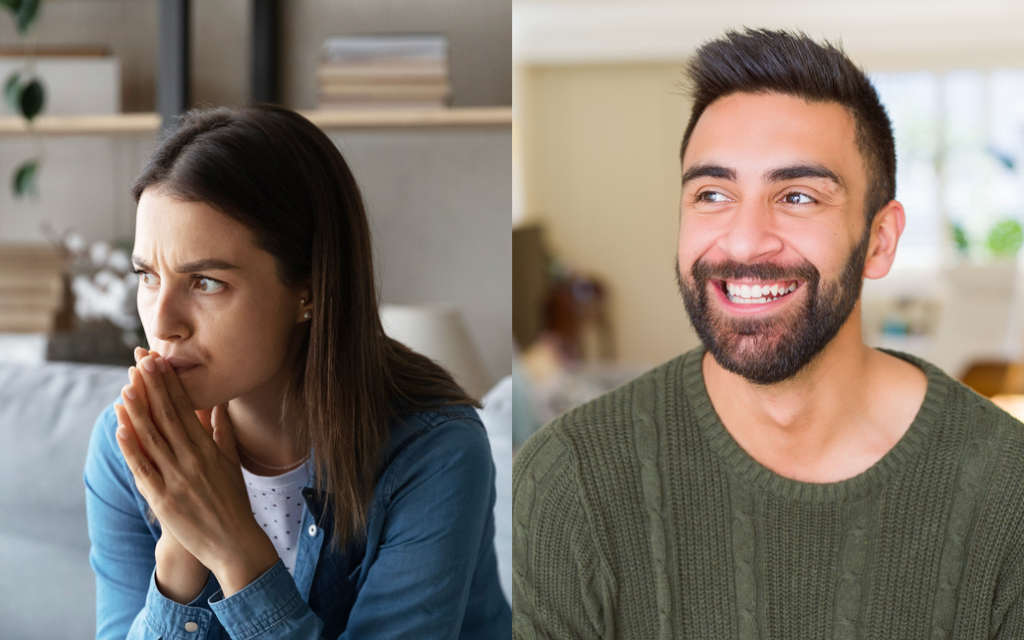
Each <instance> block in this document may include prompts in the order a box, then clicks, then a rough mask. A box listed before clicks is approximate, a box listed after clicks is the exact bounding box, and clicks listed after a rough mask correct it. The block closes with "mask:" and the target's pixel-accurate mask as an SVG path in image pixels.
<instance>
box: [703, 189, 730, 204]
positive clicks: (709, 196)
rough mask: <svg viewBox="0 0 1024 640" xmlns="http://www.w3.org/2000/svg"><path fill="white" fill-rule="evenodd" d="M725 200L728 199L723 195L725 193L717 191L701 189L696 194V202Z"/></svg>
mask: <svg viewBox="0 0 1024 640" xmlns="http://www.w3.org/2000/svg"><path fill="white" fill-rule="evenodd" d="M727 200H728V198H726V197H725V194H723V193H719V192H717V191H702V192H700V193H698V194H697V202H714V203H717V202H725V201H727Z"/></svg>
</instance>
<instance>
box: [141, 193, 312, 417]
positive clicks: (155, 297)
mask: <svg viewBox="0 0 1024 640" xmlns="http://www.w3.org/2000/svg"><path fill="white" fill-rule="evenodd" d="M132 262H133V263H134V265H135V268H136V269H138V270H139V271H140V273H139V291H138V305H139V315H140V317H141V318H142V325H143V327H144V328H145V331H146V338H147V339H148V340H149V346H150V348H151V349H153V350H154V351H157V352H158V353H160V355H162V356H163V357H164V358H167V359H168V360H169V361H170V362H171V364H172V365H173V366H175V367H176V370H177V371H178V376H179V378H180V379H181V382H182V385H183V386H184V388H185V390H186V391H187V392H188V394H189V397H190V398H191V400H192V404H193V405H194V406H195V408H196V409H206V408H209V407H213V406H215V405H217V404H220V403H223V402H227V401H228V400H232V399H235V398H239V397H244V396H247V395H248V396H252V397H259V396H264V394H266V393H278V392H280V389H281V388H282V386H281V385H282V383H283V382H284V381H285V380H286V379H287V376H288V373H289V369H290V366H291V362H290V361H291V358H292V357H294V354H295V349H296V348H297V346H298V343H299V341H300V340H301V338H302V335H301V330H302V329H303V328H304V327H303V326H302V323H303V322H304V319H303V318H302V313H303V311H304V310H305V308H303V307H301V306H300V305H301V303H300V299H301V298H303V297H305V298H307V300H308V298H309V295H308V293H307V292H304V291H294V290H291V289H288V288H286V287H285V286H284V285H282V284H281V283H280V282H279V281H278V279H277V276H276V274H275V271H274V267H275V262H274V258H273V257H272V256H271V255H270V254H269V253H267V252H266V251H263V250H261V249H258V248H257V247H256V245H255V243H254V236H253V234H252V232H251V231H249V229H247V228H246V227H244V226H242V225H241V224H239V223H237V222H235V221H234V220H232V219H231V218H229V217H227V216H225V215H224V214H222V213H220V212H218V211H217V210H215V209H213V208H212V207H210V206H209V205H207V204H203V203H199V202H182V201H179V200H175V199H174V198H172V197H170V196H167V195H165V194H163V193H161V192H160V191H158V190H156V189H155V188H153V187H150V188H148V189H146V190H145V191H144V192H143V193H142V197H141V198H140V199H139V206H138V213H137V217H136V226H135V249H134V252H133V254H132ZM204 263H205V264H204ZM307 305H308V302H307ZM173 358H179V359H181V360H186V361H190V362H192V363H195V364H196V365H198V366H194V367H192V368H184V367H181V366H179V365H176V363H175V362H174V361H173ZM254 394H255V395H254ZM264 398H265V396H264Z"/></svg>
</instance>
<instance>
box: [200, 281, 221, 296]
mask: <svg viewBox="0 0 1024 640" xmlns="http://www.w3.org/2000/svg"><path fill="white" fill-rule="evenodd" d="M196 282H200V283H202V282H206V283H209V284H208V285H207V288H206V289H203V287H202V285H200V286H199V289H200V291H202V292H203V293H213V292H214V291H219V290H220V289H221V288H222V287H223V286H224V284H223V283H221V282H219V281H217V280H214V279H213V278H197V279H196ZM210 285H212V286H213V290H212V291H211V290H210V289H209V286H210Z"/></svg>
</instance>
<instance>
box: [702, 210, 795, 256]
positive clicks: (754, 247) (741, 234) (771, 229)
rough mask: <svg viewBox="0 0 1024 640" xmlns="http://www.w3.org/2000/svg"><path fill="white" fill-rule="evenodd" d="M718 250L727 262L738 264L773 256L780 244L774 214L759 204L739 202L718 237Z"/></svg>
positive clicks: (781, 245) (780, 248)
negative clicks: (728, 259)
mask: <svg viewBox="0 0 1024 640" xmlns="http://www.w3.org/2000/svg"><path fill="white" fill-rule="evenodd" d="M718 247H719V248H720V249H721V250H722V251H724V252H725V253H726V254H727V255H728V256H729V258H730V259H731V260H733V261H735V262H739V263H742V264H752V263H755V262H760V261H763V260H764V259H765V258H767V257H770V256H772V255H775V254H777V253H778V252H780V251H782V248H783V244H782V240H781V238H779V235H778V233H777V229H776V226H775V214H774V213H773V212H772V210H771V208H770V207H769V206H768V205H767V204H765V203H763V202H760V201H755V200H750V201H744V202H741V203H740V204H739V206H737V207H736V208H735V209H733V211H732V214H731V216H730V220H729V222H728V226H727V227H726V229H725V231H724V232H723V233H722V235H721V236H719V238H718Z"/></svg>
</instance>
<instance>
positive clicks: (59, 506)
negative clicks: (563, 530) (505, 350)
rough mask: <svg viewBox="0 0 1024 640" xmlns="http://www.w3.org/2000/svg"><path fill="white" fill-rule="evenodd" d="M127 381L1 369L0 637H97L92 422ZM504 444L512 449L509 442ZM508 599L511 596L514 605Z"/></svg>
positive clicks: (508, 501)
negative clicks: (88, 495)
mask: <svg viewBox="0 0 1024 640" xmlns="http://www.w3.org/2000/svg"><path fill="white" fill-rule="evenodd" d="M127 382H128V375H127V369H126V368H124V367H110V366H103V365H82V364H71V363H52V362H51V363H45V364H39V365H27V364H10V363H2V362H0V487H3V488H4V491H2V492H0V621H2V622H0V637H2V638H4V640H53V639H55V638H60V639H62V640H78V639H82V640H84V639H86V638H93V637H94V635H95V628H96V627H95V615H96V612H95V576H94V575H93V573H92V569H91V568H90V566H89V535H88V531H87V528H86V517H85V488H84V486H83V485H82V469H83V467H84V464H85V454H86V450H87V448H88V443H89V436H90V434H91V432H92V427H93V424H94V422H95V420H96V417H97V416H99V414H100V413H101V412H102V411H103V409H104V408H106V406H107V405H109V404H110V403H111V402H112V401H113V400H114V399H116V398H117V397H118V395H119V394H120V389H121V387H122V386H123V385H124V384H126V383H127ZM506 394H507V395H508V396H511V387H510V385H509V386H508V388H507V389H506V388H503V387H502V385H499V386H498V387H496V388H495V391H494V392H492V394H491V395H490V396H488V404H487V408H486V409H485V411H484V412H483V413H484V422H485V424H487V427H488V431H489V432H490V435H491V446H492V450H493V453H494V456H495V463H496V468H497V470H498V504H497V506H496V508H495V511H496V515H497V518H496V523H497V527H498V534H497V540H496V543H497V545H498V556H499V558H500V563H501V567H500V570H501V571H502V581H503V585H504V586H505V589H506V594H510V584H511V576H510V573H509V570H510V567H511V559H512V532H511V512H512V486H511V485H512V482H511V466H512V455H511V451H512V435H511V433H512V427H511V415H510V411H509V412H508V413H509V415H508V416H507V417H506V416H505V413H506V412H505V411H504V408H506V407H508V406H510V402H505V400H504V397H505V395H506ZM506 441H507V442H506ZM510 601H511V598H510Z"/></svg>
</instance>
